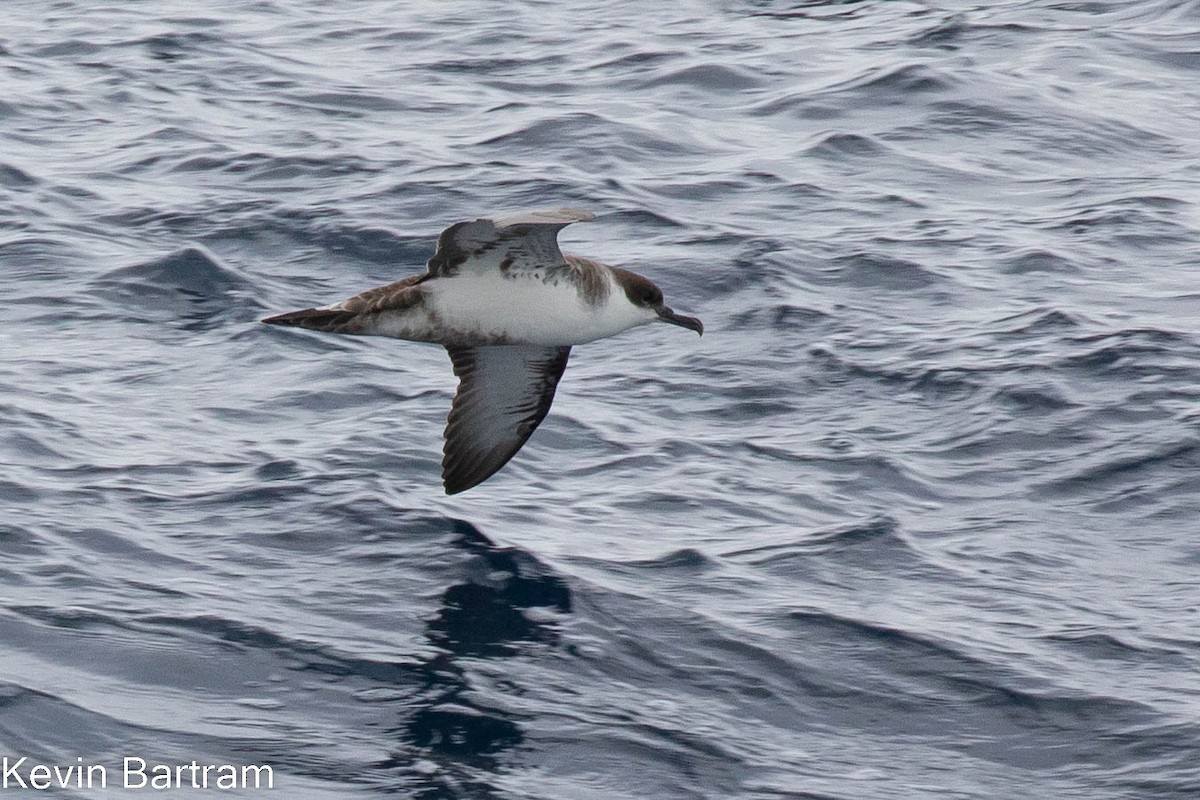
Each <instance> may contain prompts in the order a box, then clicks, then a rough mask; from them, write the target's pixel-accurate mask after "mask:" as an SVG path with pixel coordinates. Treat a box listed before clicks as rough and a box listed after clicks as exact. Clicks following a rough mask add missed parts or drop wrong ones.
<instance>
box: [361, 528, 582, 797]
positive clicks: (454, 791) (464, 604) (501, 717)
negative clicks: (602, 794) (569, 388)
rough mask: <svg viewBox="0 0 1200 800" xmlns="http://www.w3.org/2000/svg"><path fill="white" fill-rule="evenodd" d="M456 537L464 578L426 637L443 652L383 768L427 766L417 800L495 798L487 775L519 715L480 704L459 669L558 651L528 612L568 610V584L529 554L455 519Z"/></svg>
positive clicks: (512, 742) (509, 743)
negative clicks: (464, 556)
mask: <svg viewBox="0 0 1200 800" xmlns="http://www.w3.org/2000/svg"><path fill="white" fill-rule="evenodd" d="M454 530H455V534H456V537H455V539H454V542H453V544H454V545H455V546H456V547H459V548H461V549H462V550H464V551H465V552H466V553H468V554H469V556H470V560H469V561H468V564H467V580H466V581H465V582H463V583H456V584H453V585H451V586H449V587H447V589H446V591H445V592H444V593H443V594H442V600H441V607H440V609H439V610H438V612H437V614H436V615H435V616H434V617H433V618H432V619H431V620H430V621H429V624H428V627H427V633H426V635H427V637H428V639H429V641H430V642H431V643H432V644H433V645H434V646H435V647H436V648H437V650H438V654H437V655H436V656H434V657H433V658H432V659H430V660H429V661H428V662H426V663H425V664H423V665H422V667H421V669H420V672H421V673H422V674H423V676H424V682H423V685H422V686H421V688H420V690H419V691H418V692H417V695H416V696H415V697H413V698H411V699H410V700H409V701H407V705H409V707H410V708H411V709H414V710H413V711H412V712H411V714H409V715H407V718H406V719H404V720H402V721H401V723H400V724H399V725H398V726H397V727H396V728H395V729H393V731H392V732H393V733H395V734H396V735H398V737H399V738H400V740H401V741H402V743H403V745H404V746H403V747H402V748H401V749H400V750H399V751H398V752H397V753H396V754H395V755H394V756H393V757H392V758H389V759H387V760H385V761H384V762H381V763H379V764H378V765H377V766H378V767H381V768H384V769H399V770H402V771H409V770H411V769H412V768H413V762H414V757H415V758H417V759H421V760H423V761H425V762H427V763H426V764H424V765H423V769H422V772H424V773H425V774H426V776H427V778H428V780H424V781H422V782H421V784H420V785H419V786H415V787H413V789H414V792H413V794H412V796H413V797H416V798H419V799H420V800H443V799H446V800H449V798H488V797H495V796H497V790H496V789H495V788H494V787H493V786H492V785H491V784H490V782H489V778H490V775H491V773H494V772H495V771H496V770H497V769H499V767H500V761H499V756H500V755H501V754H503V753H504V752H506V751H509V750H511V749H513V748H514V747H517V746H518V745H520V744H521V743H522V741H523V740H524V736H523V734H522V732H521V727H520V725H519V724H518V720H517V719H516V718H515V717H514V716H513V715H511V714H506V713H504V712H501V711H498V710H496V709H494V708H488V707H485V706H482V705H481V704H480V703H479V701H478V700H477V699H476V698H474V697H473V696H472V695H473V693H472V686H471V684H470V679H469V676H468V674H467V671H466V669H465V668H464V667H463V665H462V664H461V663H460V662H461V661H462V660H463V659H485V658H487V659H491V658H512V657H514V656H517V655H519V654H520V653H522V652H523V650H525V649H527V647H528V645H529V644H532V643H538V642H541V643H544V644H550V645H553V644H554V643H555V642H556V641H557V632H556V631H555V629H554V627H553V626H552V625H551V624H550V623H547V622H543V621H538V620H535V619H532V618H531V617H530V616H529V615H527V614H526V613H525V612H526V610H528V609H531V608H545V609H550V610H552V611H553V612H555V613H559V614H566V613H569V612H570V611H571V596H570V592H569V590H568V589H567V586H566V584H565V583H564V582H563V581H562V579H560V578H558V577H555V576H553V575H550V574H547V571H546V569H545V567H543V566H542V565H541V564H539V563H538V562H537V560H536V559H534V558H533V557H532V556H530V555H529V554H527V553H525V552H523V551H520V550H517V549H515V548H510V547H500V546H497V545H496V544H494V543H493V542H492V541H491V540H489V539H488V538H487V537H486V536H485V535H484V534H483V533H482V532H480V531H479V529H477V528H476V527H475V526H473V525H471V524H469V523H466V522H461V521H455V522H454ZM414 751H415V752H414ZM434 767H436V769H435V768H434Z"/></svg>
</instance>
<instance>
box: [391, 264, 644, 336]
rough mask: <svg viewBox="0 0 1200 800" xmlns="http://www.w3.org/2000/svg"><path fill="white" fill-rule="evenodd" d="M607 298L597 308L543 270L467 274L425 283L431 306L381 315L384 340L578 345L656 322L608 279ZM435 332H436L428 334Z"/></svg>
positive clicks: (561, 280) (567, 285)
mask: <svg viewBox="0 0 1200 800" xmlns="http://www.w3.org/2000/svg"><path fill="white" fill-rule="evenodd" d="M606 280H608V281H609V283H610V287H609V292H608V296H607V297H605V298H604V300H603V301H602V302H600V303H597V304H595V305H592V304H590V303H588V302H587V301H586V300H585V299H584V298H583V297H582V296H581V295H580V293H579V291H578V289H577V287H576V286H575V284H574V283H573V282H572V281H570V280H566V279H565V276H564V277H563V278H561V279H554V278H551V279H549V280H547V279H546V275H545V274H544V273H541V272H536V271H535V272H529V273H521V274H519V275H517V276H512V275H505V274H503V273H502V272H501V271H500V270H499V269H491V270H486V271H476V270H473V269H472V270H464V271H463V272H462V273H460V274H459V275H455V276H453V277H445V278H439V279H437V280H435V281H429V282H427V283H425V284H423V285H422V287H421V288H422V289H423V291H424V295H425V301H424V304H423V305H422V307H420V308H416V309H413V310H411V311H397V312H393V313H385V314H381V315H379V318H378V319H377V321H376V323H375V325H376V330H374V331H372V332H373V333H375V334H376V335H379V336H394V337H396V338H400V339H417V340H422V341H447V340H453V339H455V338H457V337H463V338H470V339H476V340H480V341H486V340H487V339H489V338H494V339H496V340H497V341H503V342H504V343H507V344H533V345H543V346H561V345H577V344H583V343H585V342H591V341H595V340H596V339H603V338H604V337H606V336H612V335H614V334H617V333H620V332H621V331H624V330H627V329H629V328H633V327H636V326H638V325H643V324H645V323H647V322H653V321H654V320H655V318H656V316H655V313H654V311H653V310H651V309H648V308H645V307H640V306H635V305H634V304H633V303H631V302H629V299H628V298H627V297H626V296H625V293H624V291H623V290H622V289H621V288H620V287H619V286H617V285H616V281H615V280H614V278H613V277H612V275H611V274H608V275H606ZM433 326H436V327H437V328H438V329H439V330H438V331H436V332H434V331H430V330H428V328H430V327H433Z"/></svg>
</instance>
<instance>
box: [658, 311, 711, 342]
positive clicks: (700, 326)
mask: <svg viewBox="0 0 1200 800" xmlns="http://www.w3.org/2000/svg"><path fill="white" fill-rule="evenodd" d="M655 311H656V312H657V313H658V319H659V321H660V322H669V323H671V324H672V325H678V326H679V327H681V328H687V329H688V330H693V331H695V332H696V333H698V334H700V335H701V336H703V335H704V323H703V322H701V321H700V320H699V319H697V318H696V317H685V316H683V315H682V314H676V313H675V312H674V311H672V310H671V309H670V308H668V307H667V306H659V307H658V308H656V309H655Z"/></svg>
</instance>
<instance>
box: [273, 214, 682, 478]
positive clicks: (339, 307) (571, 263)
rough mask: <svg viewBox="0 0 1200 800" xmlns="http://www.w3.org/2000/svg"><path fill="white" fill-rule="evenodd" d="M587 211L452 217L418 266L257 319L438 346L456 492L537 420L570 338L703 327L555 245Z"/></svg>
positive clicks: (618, 274)
mask: <svg viewBox="0 0 1200 800" xmlns="http://www.w3.org/2000/svg"><path fill="white" fill-rule="evenodd" d="M593 219H595V216H594V215H592V214H590V213H588V212H586V211H578V210H575V209H555V210H552V211H531V212H526V213H522V214H516V215H514V216H508V217H495V218H489V219H477V220H474V221H468V222H459V223H456V224H454V225H451V226H450V227H449V228H447V229H446V230H444V231H442V234H441V236H439V237H438V243H437V250H436V252H435V253H434V254H433V258H431V259H429V262H428V263H427V264H426V268H427V272H425V274H423V275H413V276H412V277H409V278H405V279H404V280H401V281H397V282H395V283H389V284H387V285H386V286H379V287H376V288H374V289H368V290H367V291H365V292H363V293H362V294H358V295H355V296H354V297H351V298H350V299H349V300H343V301H342V302H340V303H334V304H333V305H329V306H322V307H320V308H306V309H304V310H302V311H293V312H291V313H288V314H280V315H279V316H276V317H270V318H268V319H264V320H263V322H266V323H269V324H271V325H290V326H295V327H300V328H308V329H310V330H316V331H328V332H331V333H347V334H355V335H360V336H390V337H392V338H395V339H407V340H409V341H415V342H433V343H436V344H440V345H442V346H444V347H445V348H446V351H447V352H448V353H449V354H450V361H451V363H452V365H453V367H454V374H455V375H457V376H458V379H459V384H458V391H457V392H456V393H455V395H454V401H453V403H452V404H451V406H450V415H449V418H448V419H447V421H446V432H445V439H446V442H445V447H444V450H443V458H442V482H443V484H444V486H445V488H446V493H447V494H456V493H458V492H461V491H464V490H466V489H470V488H471V487H472V486H476V485H478V484H479V483H482V482H483V481H485V480H487V479H488V478H489V477H491V476H492V475H494V474H495V473H496V471H497V470H499V469H500V468H501V467H503V466H504V465H505V464H506V463H508V461H509V459H511V458H512V457H513V456H514V455H515V454H516V452H517V451H518V450H520V449H521V446H522V445H524V444H525V442H526V440H528V439H529V436H530V435H531V434H532V433H533V431H534V430H535V429H536V428H537V426H538V425H539V424H540V423H541V421H542V420H543V419H545V417H546V413H547V412H549V410H550V403H551V402H552V401H553V400H554V391H555V389H556V388H557V386H558V381H559V379H560V378H561V377H562V374H563V370H564V369H566V367H567V358H568V356H569V355H570V354H571V347H572V346H573V345H577V344H584V343H586V342H592V341H595V340H596V339H603V338H604V337H606V336H612V335H614V334H617V333H620V332H621V331H624V330H628V329H629V328H635V327H637V326H639V325H644V324H646V323H648V322H655V321H658V322H669V323H671V324H673V325H680V326H682V327H684V328H689V329H691V330H694V331H695V332H696V333H699V334H703V333H704V325H703V324H702V323H701V322H700V320H698V319H696V318H695V317H685V316H682V315H680V314H676V313H675V312H674V311H672V310H671V309H670V308H669V307H667V306H666V305H665V304H664V303H663V293H662V291H661V290H660V289H659V288H658V287H657V286H655V285H654V283H652V282H651V281H649V280H647V279H646V278H643V277H642V276H640V275H635V274H634V273H632V272H629V271H628V270H624V269H621V268H619V267H610V266H608V265H605V264H601V263H599V262H597V261H592V260H591V259H587V258H582V257H580V256H575V255H567V254H564V253H563V252H562V251H561V250H559V248H558V232H559V231H560V230H562V229H563V228H565V227H566V226H567V225H570V224H571V223H572V222H586V221H589V220H593Z"/></svg>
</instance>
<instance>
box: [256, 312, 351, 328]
mask: <svg viewBox="0 0 1200 800" xmlns="http://www.w3.org/2000/svg"><path fill="white" fill-rule="evenodd" d="M355 316H356V315H355V314H354V312H352V311H345V310H339V309H332V308H306V309H303V310H301V311H289V312H288V313H286V314H280V315H278V316H275V317H267V318H266V319H264V320H263V322H265V323H267V324H268V325H286V326H288V327H290V328H308V329H309V330H313V331H331V332H334V333H352V331H350V330H348V323H349V322H350V321H351V320H352V319H354V317H355Z"/></svg>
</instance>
